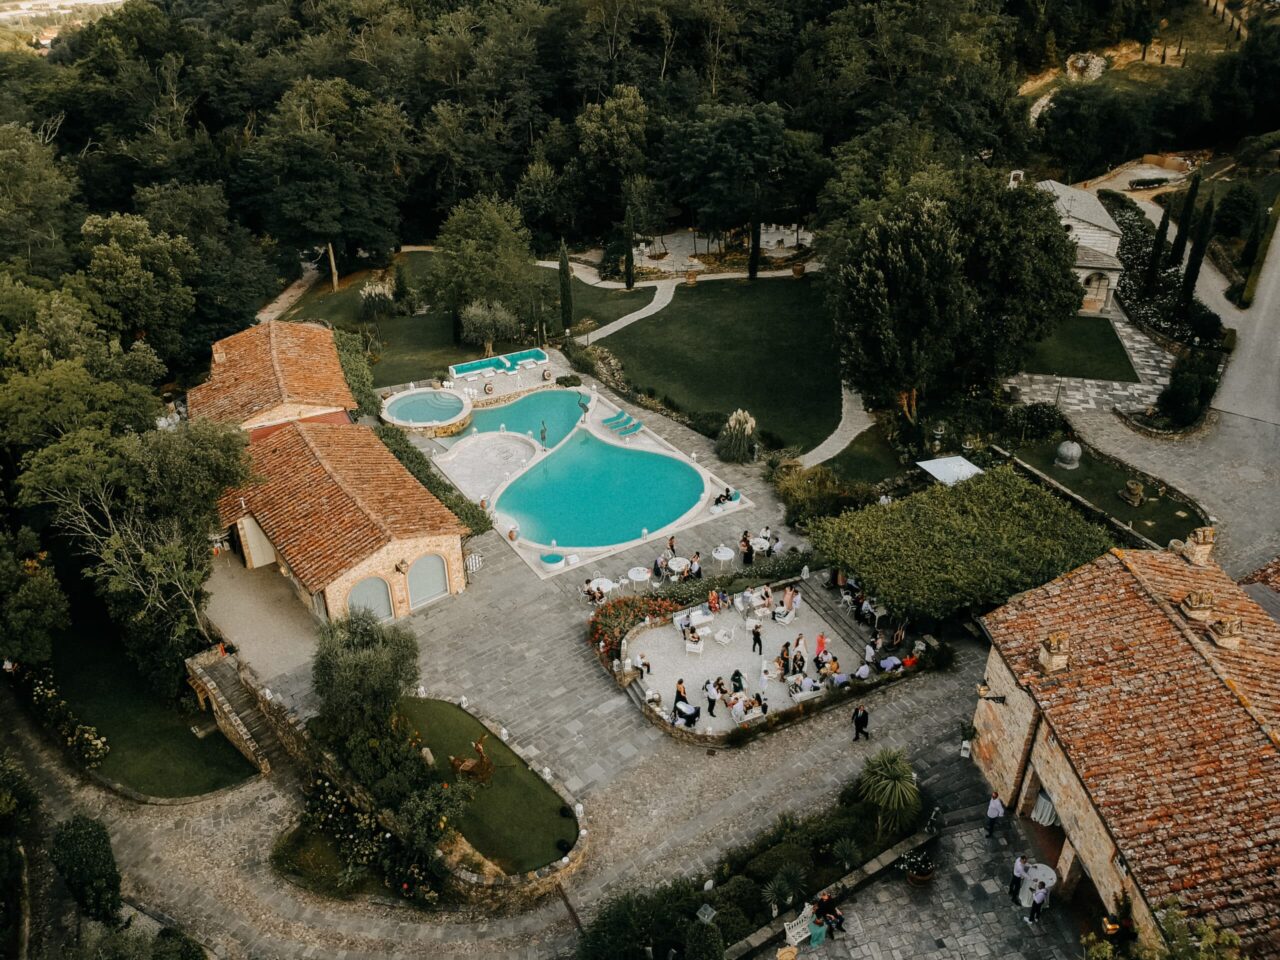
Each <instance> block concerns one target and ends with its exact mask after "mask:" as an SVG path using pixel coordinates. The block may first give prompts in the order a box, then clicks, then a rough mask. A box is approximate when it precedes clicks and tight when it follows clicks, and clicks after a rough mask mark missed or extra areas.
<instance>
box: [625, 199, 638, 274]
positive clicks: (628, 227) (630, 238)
mask: <svg viewBox="0 0 1280 960" xmlns="http://www.w3.org/2000/svg"><path fill="white" fill-rule="evenodd" d="M622 233H623V235H624V239H625V240H626V242H627V256H626V259H625V260H624V261H623V267H622V278H623V281H624V282H625V283H626V285H627V289H628V290H631V289H633V288H634V287H635V285H636V253H635V247H636V229H635V224H634V223H632V220H631V208H630V207H627V213H626V216H625V217H624V218H623V220H622Z"/></svg>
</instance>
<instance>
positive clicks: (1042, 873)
mask: <svg viewBox="0 0 1280 960" xmlns="http://www.w3.org/2000/svg"><path fill="white" fill-rule="evenodd" d="M1042 881H1043V883H1044V888H1045V890H1046V891H1048V892H1052V891H1053V888H1054V886H1055V885H1056V884H1057V882H1058V874H1057V871H1055V870H1054V869H1053V867H1051V866H1049V865H1048V864H1047V863H1030V864H1027V879H1026V880H1025V881H1023V883H1022V892H1021V893H1019V894H1018V902H1019V903H1021V904H1022V905H1023V906H1024V907H1029V906H1031V896H1032V894H1034V893H1035V892H1036V887H1038V886H1039V885H1040V883H1041V882H1042Z"/></svg>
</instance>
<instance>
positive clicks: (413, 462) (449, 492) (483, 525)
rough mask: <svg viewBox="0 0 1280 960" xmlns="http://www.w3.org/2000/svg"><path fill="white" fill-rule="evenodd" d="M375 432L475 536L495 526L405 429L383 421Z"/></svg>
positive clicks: (398, 458)
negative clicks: (432, 461)
mask: <svg viewBox="0 0 1280 960" xmlns="http://www.w3.org/2000/svg"><path fill="white" fill-rule="evenodd" d="M373 432H374V433H376V434H377V435H378V439H379V440H381V441H382V442H383V444H384V445H385V446H386V448H387V449H388V450H390V451H391V452H392V454H394V455H395V458H396V459H397V460H399V461H400V463H401V465H402V466H403V467H404V468H405V469H406V470H408V471H409V472H410V473H411V474H413V476H414V478H415V479H416V480H417V481H418V482H419V483H420V484H422V485H423V486H424V487H426V488H427V489H428V490H429V491H430V492H431V493H432V495H433V496H435V498H436V499H437V500H439V501H440V502H441V503H443V504H444V505H445V506H446V507H448V508H449V510H450V511H452V513H453V515H454V516H455V517H457V518H458V519H459V520H461V521H462V522H463V523H464V524H465V525H466V527H467V529H468V530H470V531H471V535H472V536H479V535H480V534H482V533H488V532H489V531H490V530H492V529H493V520H492V518H491V517H490V516H489V514H488V513H487V512H486V511H485V509H484V508H483V507H481V506H480V505H479V504H478V503H472V502H471V501H470V500H468V499H467V498H466V497H464V496H463V495H462V493H461V492H459V490H458V488H457V487H455V486H454V485H453V484H452V483H450V482H449V481H448V480H447V479H445V477H444V476H443V474H441V473H439V472H438V471H437V470H436V468H435V467H433V466H432V465H431V461H430V460H428V459H427V457H426V454H424V453H423V452H422V451H421V450H419V449H418V448H417V447H415V446H414V445H413V444H412V443H410V442H409V437H408V436H407V435H406V434H405V432H404V431H403V430H401V429H400V428H399V427H393V426H392V425H391V424H389V423H382V424H379V425H378V426H376V427H374V428H373Z"/></svg>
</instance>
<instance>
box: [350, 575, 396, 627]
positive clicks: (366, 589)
mask: <svg viewBox="0 0 1280 960" xmlns="http://www.w3.org/2000/svg"><path fill="white" fill-rule="evenodd" d="M357 607H358V608H361V609H364V610H368V611H370V612H372V613H373V615H374V616H375V617H377V618H378V619H379V620H390V619H391V614H392V609H391V588H390V587H388V586H387V581H385V580H383V579H382V578H381V577H365V579H363V580H361V581H360V582H359V583H357V584H356V585H355V586H354V587H352V588H351V592H350V593H349V594H347V609H349V610H355V609H356V608H357Z"/></svg>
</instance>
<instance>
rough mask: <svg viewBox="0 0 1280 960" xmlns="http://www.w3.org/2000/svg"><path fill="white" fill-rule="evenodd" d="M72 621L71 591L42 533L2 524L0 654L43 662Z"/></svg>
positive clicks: (19, 659) (0, 531)
mask: <svg viewBox="0 0 1280 960" xmlns="http://www.w3.org/2000/svg"><path fill="white" fill-rule="evenodd" d="M68 622H69V620H68V606H67V597H66V595H65V594H64V593H63V592H62V587H61V586H60V585H59V583H58V579H57V577H56V576H55V575H54V572H53V570H52V569H51V565H50V564H49V562H48V557H47V555H46V554H45V551H44V550H43V549H42V548H41V545H40V541H39V538H38V537H37V536H36V535H35V533H34V532H33V531H31V530H29V529H27V528H25V527H24V528H22V529H20V530H17V531H16V532H12V533H11V532H9V531H8V530H6V529H5V528H4V527H3V526H0V657H4V658H5V659H8V660H14V661H17V662H19V663H28V664H30V663H43V662H44V661H46V660H48V659H49V654H50V652H51V650H52V649H53V638H54V636H55V634H56V633H57V632H58V631H59V630H61V629H63V628H64V627H66V625H67V623H68Z"/></svg>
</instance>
